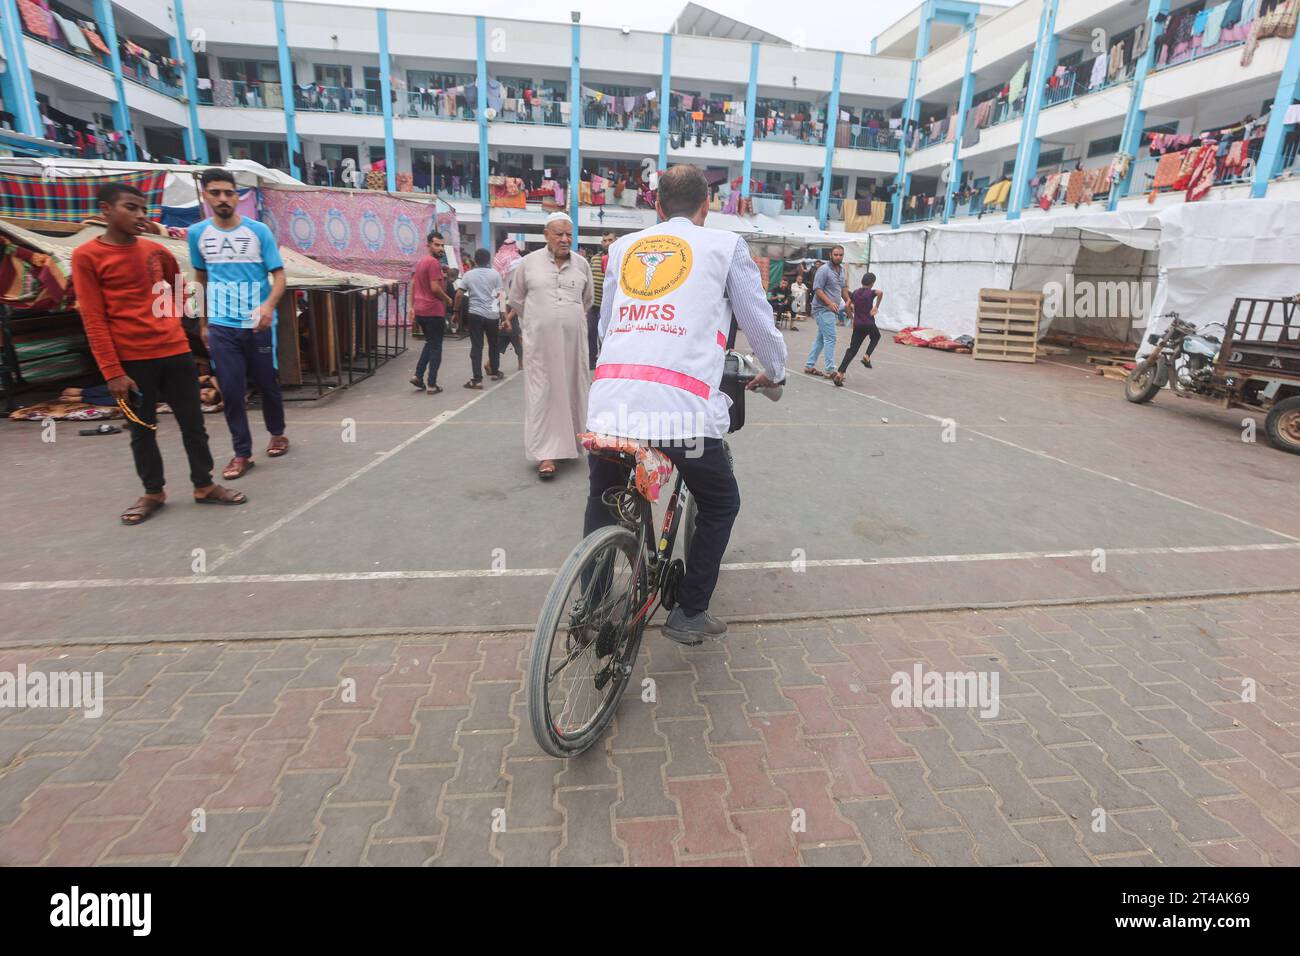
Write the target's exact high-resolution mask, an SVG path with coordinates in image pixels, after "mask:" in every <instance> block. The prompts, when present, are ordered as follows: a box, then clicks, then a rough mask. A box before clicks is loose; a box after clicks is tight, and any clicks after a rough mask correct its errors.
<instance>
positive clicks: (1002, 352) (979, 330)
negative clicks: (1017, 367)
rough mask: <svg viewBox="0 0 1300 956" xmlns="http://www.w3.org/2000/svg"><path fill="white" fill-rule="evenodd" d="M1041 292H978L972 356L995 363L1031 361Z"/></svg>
mask: <svg viewBox="0 0 1300 956" xmlns="http://www.w3.org/2000/svg"><path fill="white" fill-rule="evenodd" d="M1042 314H1043V294H1042V293H1041V292H1012V291H1010V290H1008V289H980V295H979V310H978V311H977V313H976V319H975V349H974V351H973V353H972V356H973V357H974V358H977V359H989V360H991V361H995V362H1034V361H1037V353H1038V320H1039V318H1040V317H1041V316H1042Z"/></svg>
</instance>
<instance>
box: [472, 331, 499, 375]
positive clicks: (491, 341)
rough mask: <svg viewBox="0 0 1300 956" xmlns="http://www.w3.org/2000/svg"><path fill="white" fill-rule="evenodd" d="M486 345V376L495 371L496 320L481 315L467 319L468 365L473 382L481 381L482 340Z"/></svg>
mask: <svg viewBox="0 0 1300 956" xmlns="http://www.w3.org/2000/svg"><path fill="white" fill-rule="evenodd" d="M484 338H486V339H487V343H488V354H487V358H488V361H487V364H488V374H489V375H491V374H493V373H494V372H496V370H497V320H496V318H495V317H493V318H490V319H489V318H486V317H485V316H482V315H473V314H471V315H470V317H469V364H470V369H471V370H472V371H473V374H474V381H476V382H481V381H483V339H484Z"/></svg>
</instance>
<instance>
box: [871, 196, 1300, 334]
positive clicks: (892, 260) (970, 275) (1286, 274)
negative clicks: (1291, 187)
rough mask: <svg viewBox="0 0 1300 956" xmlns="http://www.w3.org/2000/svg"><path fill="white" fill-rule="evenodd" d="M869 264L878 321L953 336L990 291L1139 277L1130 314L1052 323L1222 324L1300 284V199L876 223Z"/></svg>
mask: <svg viewBox="0 0 1300 956" xmlns="http://www.w3.org/2000/svg"><path fill="white" fill-rule="evenodd" d="M870 268H871V271H872V272H874V273H876V277H877V287H878V288H880V289H881V290H882V291H883V292H884V293H885V300H884V302H883V303H882V305H881V310H880V316H879V319H878V321H879V323H880V325H881V327H882V328H885V329H890V330H897V329H901V328H906V327H907V326H913V325H924V326H928V327H930V328H936V329H939V330H940V331H942V332H944V333H945V334H947V335H949V336H954V337H955V336H958V335H973V334H974V329H975V308H976V301H977V297H978V295H979V290H980V289H982V288H994V289H1011V288H1014V289H1022V290H1031V289H1032V290H1039V291H1041V290H1043V289H1044V288H1045V286H1046V285H1047V283H1049V282H1059V283H1061V284H1062V285H1063V286H1067V287H1068V286H1069V285H1070V284H1074V285H1078V284H1080V283H1084V282H1088V281H1091V282H1094V283H1123V284H1126V285H1128V284H1132V283H1136V284H1137V286H1140V287H1141V289H1142V295H1141V299H1140V300H1139V301H1133V302H1130V303H1129V304H1128V310H1127V311H1123V310H1121V313H1120V314H1116V315H1103V316H1100V317H1097V318H1095V319H1089V320H1087V321H1086V323H1085V322H1084V321H1082V320H1078V319H1072V318H1070V317H1068V316H1063V317H1060V318H1057V319H1056V320H1055V322H1056V327H1057V328H1059V329H1064V330H1066V331H1077V332H1085V333H1087V334H1094V335H1101V336H1105V337H1109V338H1117V339H1128V340H1129V341H1133V342H1135V343H1136V342H1137V341H1138V340H1139V339H1141V338H1143V337H1144V336H1143V335H1142V332H1143V331H1144V328H1143V326H1144V325H1145V326H1147V327H1149V329H1150V330H1151V331H1156V332H1158V331H1161V330H1162V329H1163V328H1164V327H1165V326H1166V325H1168V322H1169V319H1168V314H1169V313H1170V312H1176V313H1178V314H1180V315H1181V316H1183V317H1184V318H1186V319H1189V320H1191V321H1193V322H1195V323H1197V324H1198V325H1201V326H1204V325H1207V324H1209V323H1210V322H1216V321H1217V322H1222V321H1224V320H1225V319H1226V318H1227V316H1228V312H1229V310H1230V309H1231V306H1232V301H1233V299H1234V298H1235V297H1237V296H1246V295H1253V296H1279V295H1294V294H1295V293H1296V292H1300V202H1287V201H1284V200H1269V199H1243V200H1225V201H1219V202H1202V203H1185V204H1179V205H1175V206H1167V207H1164V208H1162V209H1159V210H1145V209H1136V210H1123V211H1119V212H1113V213H1110V212H1081V213H1065V214H1056V215H1052V216H1036V217H1031V218H1027V219H1018V220H1014V221H1010V222H1008V221H997V222H963V223H953V224H949V225H947V226H917V227H911V228H907V229H900V230H895V231H877V232H872V233H871V262H870ZM1148 289H1149V290H1150V291H1147V290H1148ZM1134 292H1135V293H1136V292H1137V287H1134ZM1139 305H1140V306H1142V307H1141V308H1138V306H1139ZM1148 317H1149V318H1148ZM1044 325H1045V326H1047V325H1051V322H1048V321H1045V322H1044Z"/></svg>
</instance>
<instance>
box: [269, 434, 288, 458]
mask: <svg viewBox="0 0 1300 956" xmlns="http://www.w3.org/2000/svg"><path fill="white" fill-rule="evenodd" d="M287 454H289V439H288V438H287V437H286V436H284V435H272V436H271V441H270V442H269V443H268V444H267V446H266V457H267V458H280V457H282V456H284V455H287Z"/></svg>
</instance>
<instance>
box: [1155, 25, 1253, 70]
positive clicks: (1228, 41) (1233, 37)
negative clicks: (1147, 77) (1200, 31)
mask: <svg viewBox="0 0 1300 956" xmlns="http://www.w3.org/2000/svg"><path fill="white" fill-rule="evenodd" d="M1242 26H1245V27H1247V28H1248V27H1249V24H1248V23H1244V24H1238V25H1237V27H1234V28H1232V29H1230V30H1224V31H1223V32H1222V33H1221V34H1220V35H1219V37H1220V38H1219V42H1218V43H1216V44H1215V45H1214V46H1208V47H1201V46H1200V45H1199V43H1200V40H1201V38H1200V37H1193V40H1195V41H1196V45H1193V44H1188V45H1187V48H1186V49H1184V50H1182V52H1175V53H1172V54H1170V55H1169V57H1168V59H1167V60H1165V62H1163V63H1161V62H1159V61H1157V62H1155V63H1153V64H1152V65H1151V70H1152V72H1156V71H1158V70H1167V69H1169V67H1171V66H1180V65H1182V64H1183V63H1191V62H1192V61H1193V60H1199V59H1200V58H1201V57H1203V56H1213V55H1214V54H1216V53H1222V52H1223V51H1224V50H1231V49H1232V48H1233V47H1238V46H1241V45H1243V44H1244V43H1245V42H1246V37H1245V35H1244V34H1242V33H1241V32H1240V30H1239V28H1240V27H1242ZM1179 46H1180V47H1181V46H1183V45H1182V44H1179Z"/></svg>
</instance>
